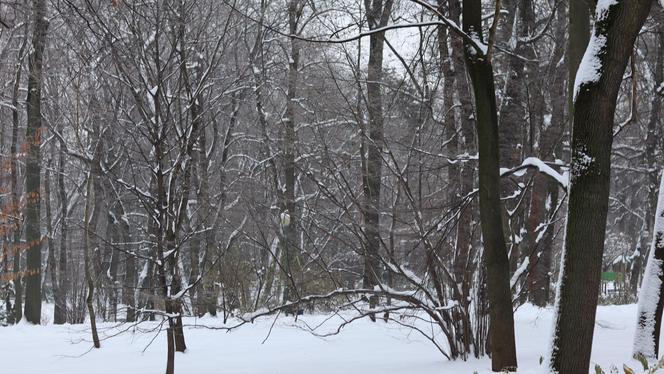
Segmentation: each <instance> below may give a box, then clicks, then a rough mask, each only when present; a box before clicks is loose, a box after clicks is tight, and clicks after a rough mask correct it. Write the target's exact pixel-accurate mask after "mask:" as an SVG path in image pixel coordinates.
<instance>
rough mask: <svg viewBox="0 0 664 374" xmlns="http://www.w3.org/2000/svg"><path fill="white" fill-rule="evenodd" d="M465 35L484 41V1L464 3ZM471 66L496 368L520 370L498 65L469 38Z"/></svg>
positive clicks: (491, 336)
mask: <svg viewBox="0 0 664 374" xmlns="http://www.w3.org/2000/svg"><path fill="white" fill-rule="evenodd" d="M463 31H464V32H465V33H466V34H468V35H473V36H475V37H476V38H478V39H479V40H480V41H479V43H483V42H482V3H481V1H480V0H464V1H463ZM464 44H465V47H466V48H465V51H466V66H467V69H468V72H469V74H470V77H471V81H472V86H473V91H474V94H475V111H476V114H477V116H476V117H477V137H478V146H479V195H480V220H481V225H482V238H483V242H484V262H485V266H486V271H487V282H486V284H487V293H488V300H489V314H490V321H491V322H490V324H491V327H490V339H491V369H492V370H493V371H502V370H516V367H517V361H516V346H515V342H514V315H513V313H512V294H511V292H510V284H509V260H508V258H507V249H506V245H505V237H504V234H503V223H502V214H501V209H502V208H501V201H500V175H499V167H500V164H499V144H498V115H497V114H498V112H497V107H496V92H495V86H494V77H493V66H492V64H491V61H490V60H489V59H488V57H487V55H486V54H485V52H484V51H480V50H478V49H477V48H476V47H475V46H473V45H472V44H470V43H469V42H468V40H466V39H464Z"/></svg>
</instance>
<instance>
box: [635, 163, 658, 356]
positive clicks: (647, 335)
mask: <svg viewBox="0 0 664 374" xmlns="http://www.w3.org/2000/svg"><path fill="white" fill-rule="evenodd" d="M663 176H664V174H663ZM655 213H656V214H655V224H654V227H653V237H652V245H651V246H650V254H649V255H648V263H647V265H646V271H645V273H644V274H643V283H642V284H641V291H640V293H639V303H638V304H639V311H638V319H637V325H636V333H635V335H634V355H637V354H642V355H643V356H645V357H646V358H649V359H654V360H656V359H657V358H658V357H659V336H660V330H661V328H662V311H663V310H664V177H663V178H662V183H660V186H659V199H658V202H657V210H656V211H655Z"/></svg>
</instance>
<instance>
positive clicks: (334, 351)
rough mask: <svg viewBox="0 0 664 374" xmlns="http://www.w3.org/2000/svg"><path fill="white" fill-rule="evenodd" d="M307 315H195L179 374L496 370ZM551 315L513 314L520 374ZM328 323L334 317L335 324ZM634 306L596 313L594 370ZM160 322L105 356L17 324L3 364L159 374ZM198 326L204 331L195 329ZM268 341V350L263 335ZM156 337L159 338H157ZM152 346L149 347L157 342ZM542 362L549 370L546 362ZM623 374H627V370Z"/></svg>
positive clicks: (6, 334)
mask: <svg viewBox="0 0 664 374" xmlns="http://www.w3.org/2000/svg"><path fill="white" fill-rule="evenodd" d="M329 318H330V316H322V315H305V316H301V317H300V322H299V324H300V326H299V327H298V326H297V325H296V324H295V323H294V321H293V319H292V318H287V317H280V318H279V319H278V320H277V321H276V323H275V320H274V318H263V319H261V320H259V321H256V322H255V323H254V324H247V325H245V326H242V327H240V328H239V329H237V330H233V331H232V332H230V333H229V332H225V331H221V330H212V329H207V328H201V327H200V326H201V325H206V326H221V323H222V322H221V318H208V317H205V318H202V319H194V318H189V319H186V320H185V323H186V324H187V325H189V326H188V327H187V328H186V331H185V336H186V339H187V346H188V350H187V352H186V353H184V354H177V355H176V358H175V372H176V373H178V374H183V373H185V374H194V373H195V374H205V373H214V374H216V373H220V374H223V373H229V374H230V373H232V374H239V373H247V374H279V373H284V374H304V373H307V374H308V373H317V374H339V373H341V374H351V373H358V374H379V373H380V374H388V373H392V374H397V373H399V374H408V373H418V374H434V373H436V374H442V373H460V374H464V373H469V374H472V373H473V372H477V373H479V374H481V373H488V372H490V370H489V367H490V362H489V359H488V358H485V359H481V360H475V359H472V360H469V361H467V362H463V361H458V362H448V361H446V359H445V358H444V357H443V356H442V355H441V354H440V352H438V350H437V349H436V348H435V346H434V345H433V344H432V343H431V342H429V341H427V340H426V339H425V338H423V337H422V336H421V335H419V334H418V333H417V332H415V331H413V330H410V329H408V328H405V327H401V326H398V325H397V324H396V323H394V322H391V323H387V324H386V323H384V322H383V321H382V320H379V322H377V323H371V322H370V321H368V320H360V321H356V322H354V323H352V324H351V325H348V326H346V327H345V328H344V329H343V330H342V331H341V333H340V334H338V335H335V336H331V337H326V338H320V337H316V336H314V335H312V334H310V333H309V332H307V331H304V330H303V329H302V325H301V323H303V322H305V321H306V323H308V324H309V325H317V324H320V323H323V322H324V321H327V322H325V325H324V327H323V330H321V331H330V330H331V329H333V328H335V327H336V326H338V323H339V322H340V319H339V317H333V318H332V319H329ZM552 318H553V311H552V308H547V309H538V308H535V307H533V306H531V305H524V306H522V307H521V308H519V310H518V311H517V312H516V338H517V349H518V359H519V372H520V373H542V372H544V371H545V370H544V367H543V366H541V365H540V357H541V356H544V355H545V354H546V352H547V350H548V342H549V338H550V334H551V323H552ZM328 319H329V320H328ZM635 321H636V305H625V306H600V307H599V308H598V313H597V323H596V326H595V338H594V346H593V353H592V363H591V367H594V365H595V363H598V364H600V365H601V366H602V367H603V369H604V371H605V372H609V369H610V367H611V366H612V365H615V366H616V367H618V368H620V369H622V365H623V363H627V364H628V365H629V366H631V367H632V368H634V369H638V368H639V367H640V365H639V364H638V362H636V361H634V360H632V359H630V356H631V351H632V349H631V347H632V338H633V334H634V324H635ZM156 325H157V323H154V322H151V323H144V324H141V325H140V326H139V328H138V329H136V330H135V331H133V332H131V331H128V332H123V333H121V334H119V335H117V336H113V335H116V334H117V333H119V332H120V331H123V330H125V329H126V328H127V327H128V325H124V327H123V326H122V325H120V326H118V325H117V324H111V323H102V324H101V325H100V334H101V336H102V337H103V338H104V340H103V341H102V347H101V349H99V350H93V351H91V350H90V347H91V343H90V334H89V327H88V326H86V325H64V326H54V325H51V324H49V325H46V326H31V325H27V324H24V323H21V324H19V325H18V326H12V327H6V328H0V362H2V369H1V370H0V371H1V372H2V373H5V374H18V373H21V374H24V373H27V374H42V373H56V374H60V373H62V374H65V373H67V374H79V373H95V374H106V373H109V374H110V373H113V374H117V373H140V374H152V373H154V374H161V373H163V371H164V368H165V359H166V343H165V338H164V336H163V334H165V332H162V333H161V334H160V335H159V336H157V337H156V339H155V335H156V332H154V331H149V330H154V328H155V326H156ZM194 325H198V326H199V327H195V326H194ZM268 335H269V338H268V339H267V340H266V341H265V342H264V343H263V341H264V340H265V338H266V337H268ZM153 339H154V341H153ZM151 341H152V343H151ZM544 364H545V363H544ZM621 372H622V370H621Z"/></svg>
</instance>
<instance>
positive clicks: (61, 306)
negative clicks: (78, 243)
mask: <svg viewBox="0 0 664 374" xmlns="http://www.w3.org/2000/svg"><path fill="white" fill-rule="evenodd" d="M57 183H58V199H59V200H60V253H59V257H58V266H57V268H58V278H59V281H58V282H56V283H57V288H56V289H55V290H54V293H55V308H54V311H53V323H55V324H63V323H66V322H67V314H68V313H67V290H68V289H69V273H68V272H67V232H68V228H67V226H68V225H67V203H68V201H67V192H66V190H65V149H64V145H63V144H60V149H59V151H58V175H57ZM53 286H54V287H56V285H55V284H54V285H53Z"/></svg>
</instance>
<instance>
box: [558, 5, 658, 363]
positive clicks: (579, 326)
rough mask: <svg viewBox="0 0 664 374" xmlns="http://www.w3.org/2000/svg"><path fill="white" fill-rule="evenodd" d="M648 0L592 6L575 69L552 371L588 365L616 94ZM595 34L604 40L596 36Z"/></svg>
mask: <svg viewBox="0 0 664 374" xmlns="http://www.w3.org/2000/svg"><path fill="white" fill-rule="evenodd" d="M651 3H652V1H651V0H635V1H631V2H629V3H627V2H617V3H615V4H612V5H608V4H605V5H604V6H602V7H598V9H597V10H596V14H597V16H596V20H595V26H594V30H593V37H592V39H591V41H590V42H589V46H588V48H589V51H587V52H586V54H585V55H584V61H582V63H581V64H582V67H581V68H580V69H579V71H580V72H581V71H584V72H585V73H584V74H583V75H579V76H577V78H576V84H575V99H574V122H573V130H572V134H573V137H572V163H571V181H570V183H571V188H570V193H569V212H568V216H567V231H566V233H567V235H566V238H565V247H564V253H563V260H562V265H561V275H560V280H559V282H558V283H559V287H560V288H559V291H558V299H559V303H558V306H557V315H556V326H555V332H554V337H553V344H552V347H553V348H552V352H551V362H550V366H551V369H552V370H553V371H555V372H559V373H566V374H567V373H569V374H575V373H579V374H581V373H583V374H585V373H587V372H588V368H589V364H590V352H591V347H592V340H593V331H594V327H595V312H596V307H597V297H598V292H599V282H600V275H601V271H602V255H603V252H604V238H605V232H606V218H607V212H608V200H609V188H610V173H611V146H612V142H613V121H614V114H615V108H616V99H617V96H618V91H619V90H620V85H621V83H622V80H623V79H622V78H623V74H624V72H625V68H626V66H627V62H628V61H629V58H630V56H631V55H632V50H633V47H634V43H635V40H636V37H637V35H638V33H639V30H640V29H641V26H642V25H643V23H644V22H645V20H646V17H647V16H648V13H649V12H650V6H651ZM603 40H605V41H606V42H605V43H601V41H603ZM591 59H592V60H591ZM593 61H596V62H597V64H592V62H593ZM584 64H586V65H587V64H592V65H594V66H597V67H596V68H593V67H592V66H584ZM589 69H590V70H593V69H596V71H594V72H592V71H588V70H589Z"/></svg>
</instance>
